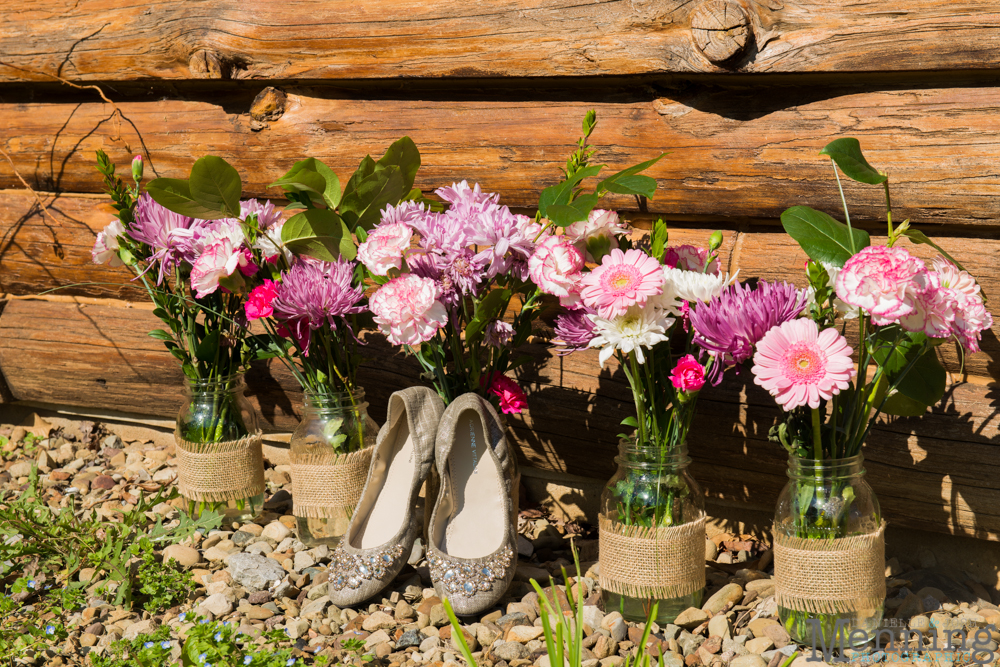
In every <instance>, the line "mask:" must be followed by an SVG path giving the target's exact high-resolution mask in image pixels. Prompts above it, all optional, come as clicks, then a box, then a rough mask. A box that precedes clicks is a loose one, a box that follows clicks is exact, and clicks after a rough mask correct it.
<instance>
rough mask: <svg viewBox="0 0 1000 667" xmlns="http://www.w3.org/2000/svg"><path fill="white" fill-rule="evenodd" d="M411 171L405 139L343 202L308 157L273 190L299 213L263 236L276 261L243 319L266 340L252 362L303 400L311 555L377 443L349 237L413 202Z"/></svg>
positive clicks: (351, 185)
mask: <svg viewBox="0 0 1000 667" xmlns="http://www.w3.org/2000/svg"><path fill="white" fill-rule="evenodd" d="M419 165H420V154H419V152H418V151H417V148H416V146H415V145H413V142H412V141H411V140H410V139H409V138H408V137H404V138H402V139H400V140H399V141H397V142H396V143H394V144H393V145H392V146H390V148H389V150H388V151H386V154H385V155H384V156H383V157H382V158H381V159H380V160H378V161H377V162H376V161H373V160H372V159H371V158H370V157H366V158H365V160H363V161H362V163H361V166H360V167H359V168H358V171H357V172H355V174H354V175H353V176H352V177H351V178H350V180H348V183H347V186H346V188H345V190H344V193H343V196H341V189H340V183H339V179H338V178H337V176H336V174H335V173H334V172H333V171H332V170H331V169H329V168H328V167H327V166H326V165H324V164H323V163H322V162H320V161H318V160H315V159H313V158H309V159H307V160H303V161H301V162H298V163H296V164H295V165H294V166H293V167H292V169H291V170H289V172H288V173H287V174H285V175H284V176H283V177H282V178H281V179H279V180H278V181H277V182H276V183H274V184H273V185H275V186H281V187H282V188H283V189H284V190H285V193H286V196H287V197H288V199H289V200H290V202H291V203H290V204H289V206H288V207H286V210H289V209H291V210H295V209H304V210H303V211H302V212H301V213H296V214H295V215H292V216H291V217H290V218H289V219H288V221H287V222H278V223H276V224H275V225H274V226H273V227H269V228H268V231H269V232H271V235H272V236H274V237H276V239H278V240H279V241H280V242H281V250H282V253H283V254H282V255H281V256H280V260H281V261H275V262H274V263H270V264H268V266H267V267H266V270H267V272H268V274H269V276H270V277H269V278H265V279H264V280H263V281H262V282H261V284H259V285H258V286H257V287H255V288H254V289H253V290H252V291H251V292H250V293H249V295H248V297H247V299H246V302H245V313H246V318H247V319H248V320H251V321H258V322H260V323H262V325H263V326H264V328H265V330H266V331H267V335H268V345H267V349H266V351H265V352H264V353H263V354H261V355H259V356H273V357H277V358H279V359H280V360H282V361H283V362H284V363H285V365H286V366H287V367H288V368H289V370H290V371H291V373H292V374H293V375H294V376H295V378H296V379H297V380H298V382H299V384H300V385H301V387H302V389H303V392H304V394H305V398H304V405H303V418H302V421H301V423H300V424H299V426H298V428H297V429H296V430H295V432H294V433H293V434H292V439H291V443H290V449H289V460H290V463H291V467H292V487H293V493H292V495H293V498H294V509H293V513H294V514H295V516H296V517H297V521H298V534H299V539H300V540H301V541H303V542H304V543H306V544H307V545H310V546H312V545H316V544H320V543H325V544H330V545H332V544H336V543H337V541H339V539H340V537H341V535H342V534H343V533H344V531H345V530H346V528H347V525H348V523H349V522H350V518H351V516H352V514H353V511H354V507H355V505H356V504H357V501H358V497H359V496H360V493H361V490H362V488H363V486H364V481H365V478H366V476H367V473H368V468H369V465H370V463H371V451H370V446H371V445H372V444H374V442H375V437H376V436H377V434H378V425H377V424H376V423H375V422H374V421H373V420H372V419H371V418H370V417H369V416H368V411H367V406H368V404H367V403H366V402H365V400H364V399H365V392H364V389H363V388H361V387H360V386H358V384H357V381H356V376H357V368H358V364H359V363H360V361H361V354H360V353H359V343H360V341H359V340H358V338H357V336H358V334H360V331H361V328H370V327H371V326H372V324H371V321H370V319H371V318H370V316H369V315H368V313H367V308H366V303H365V297H364V294H365V282H364V281H365V271H364V267H363V266H361V265H359V264H357V263H356V262H355V261H354V260H355V257H356V255H357V247H356V245H355V242H354V240H353V235H354V234H357V235H359V236H361V237H364V234H365V229H366V228H371V227H372V226H373V224H374V221H375V220H376V219H377V217H378V216H379V210H378V208H377V207H378V206H379V205H383V204H384V205H385V206H386V207H387V210H391V207H392V206H395V205H397V204H399V202H400V200H402V199H403V198H404V197H410V198H411V199H420V198H421V197H420V192H419V191H414V190H412V187H413V181H414V178H415V176H416V172H417V169H418V167H419ZM366 179H368V180H366ZM366 192H367V193H370V194H368V195H366V194H365V193H366ZM371 193H377V195H378V197H377V200H376V199H372V194H371ZM316 232H318V233H316ZM324 235H325V236H324ZM324 238H325V239H326V240H325V241H324V240H323V239H324ZM289 246H290V247H291V248H292V249H294V250H295V254H293V253H292V252H291V251H290V250H289ZM276 257H277V256H276Z"/></svg>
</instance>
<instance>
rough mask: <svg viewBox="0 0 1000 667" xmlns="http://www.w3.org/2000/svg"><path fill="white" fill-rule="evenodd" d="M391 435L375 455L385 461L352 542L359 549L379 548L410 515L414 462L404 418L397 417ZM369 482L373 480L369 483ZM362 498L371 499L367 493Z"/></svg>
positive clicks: (410, 440)
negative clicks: (362, 521)
mask: <svg viewBox="0 0 1000 667" xmlns="http://www.w3.org/2000/svg"><path fill="white" fill-rule="evenodd" d="M393 431H394V432H393V433H390V434H389V437H388V438H386V441H384V442H383V443H382V447H381V451H380V452H378V454H379V455H381V456H384V457H385V458H384V460H383V462H382V466H381V467H382V471H383V472H382V474H381V475H379V477H381V486H380V488H379V489H378V490H377V491H376V493H377V495H376V496H374V497H375V502H374V503H373V504H372V506H371V510H370V511H369V512H368V516H367V518H365V520H364V523H363V524H362V525H361V528H360V529H359V530H358V537H357V539H356V540H355V541H354V542H355V546H356V547H358V548H360V549H370V548H372V547H377V546H381V545H383V544H385V543H386V542H388V541H389V540H391V539H392V538H393V537H395V535H396V533H398V532H399V529H400V528H402V527H403V522H405V521H406V520H407V518H408V516H409V513H410V511H411V507H410V487H411V486H412V485H413V473H414V468H415V466H416V462H415V457H414V449H413V439H412V437H411V435H410V426H409V424H408V423H407V421H406V417H405V415H401V416H400V417H399V419H398V421H397V425H396V427H395V428H394V429H393ZM377 470H378V469H377V468H376V472H377ZM372 482H375V480H374V479H372ZM366 497H369V498H370V497H372V495H370V493H369V494H366Z"/></svg>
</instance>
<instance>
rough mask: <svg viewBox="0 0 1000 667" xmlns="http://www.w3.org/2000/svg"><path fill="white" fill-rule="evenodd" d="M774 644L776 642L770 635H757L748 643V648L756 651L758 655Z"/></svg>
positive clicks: (752, 651) (753, 651)
mask: <svg viewBox="0 0 1000 667" xmlns="http://www.w3.org/2000/svg"><path fill="white" fill-rule="evenodd" d="M773 646H774V642H773V641H772V640H771V638H770V637H756V638H754V639H751V640H750V641H748V642H747V643H746V649H747V650H748V651H750V652H751V653H756V654H758V655H760V654H761V653H763V652H764V651H767V650H770V649H771V648H772V647H773Z"/></svg>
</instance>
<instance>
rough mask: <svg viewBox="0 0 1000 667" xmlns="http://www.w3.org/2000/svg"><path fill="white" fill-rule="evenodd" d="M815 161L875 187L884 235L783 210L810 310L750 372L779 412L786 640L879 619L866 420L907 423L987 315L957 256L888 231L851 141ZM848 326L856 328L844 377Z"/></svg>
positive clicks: (937, 392)
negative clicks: (933, 252)
mask: <svg viewBox="0 0 1000 667" xmlns="http://www.w3.org/2000/svg"><path fill="white" fill-rule="evenodd" d="M822 153H823V154H825V155H828V156H829V157H830V158H831V159H832V160H833V162H834V163H835V166H834V173H835V174H837V168H838V167H839V168H840V170H841V171H843V173H844V174H846V175H847V176H848V177H850V178H852V179H854V180H856V181H859V182H861V183H868V184H874V185H883V188H884V191H885V201H886V221H887V224H888V240H887V243H886V244H885V245H872V244H871V238H870V237H869V234H868V233H867V232H865V231H863V230H860V229H856V228H854V227H852V226H851V222H850V215H849V213H848V211H847V206H846V200H845V201H844V216H845V220H846V223H842V222H840V221H838V220H835V219H834V218H832V217H830V216H828V215H826V214H825V213H822V212H820V211H816V210H813V209H811V208H807V207H804V206H796V207H793V208H790V209H788V210H787V211H785V212H784V213H783V214H782V216H781V222H782V225H783V226H784V228H785V230H786V231H787V232H788V234H789V235H791V236H792V238H794V239H795V240H796V241H798V242H799V245H800V246H801V247H802V249H803V250H804V251H805V252H806V254H807V255H808V256H809V261H808V263H807V266H806V271H807V274H808V280H809V285H810V288H809V291H808V294H809V303H808V304H807V309H806V311H805V316H804V317H803V318H801V319H794V320H790V321H786V322H784V323H781V324H779V325H777V326H774V327H773V328H771V329H770V330H768V331H767V332H766V333H765V334H764V335H763V336H762V337H760V339H759V341H758V342H757V343H756V352H755V354H754V357H753V363H754V365H753V369H752V370H753V375H754V382H755V383H756V384H758V385H760V386H761V387H763V388H764V389H766V390H767V391H768V392H769V393H770V394H771V395H772V396H773V397H774V398H775V400H776V402H777V403H778V405H780V406H781V407H782V409H783V410H784V411H785V413H786V416H785V419H784V420H783V421H782V422H781V423H779V424H777V425H776V426H775V427H774V428H773V429H772V431H771V438H772V440H775V441H777V442H779V443H781V444H782V445H783V446H784V447H785V448H786V449H787V450H788V453H789V477H790V481H789V483H788V485H787V486H786V487H785V489H784V491H783V492H782V494H781V497H780V499H779V502H778V507H777V511H776V514H775V526H774V533H775V576H776V580H777V581H776V585H777V599H778V607H779V613H780V617H781V619H782V621H783V623H784V624H785V627H786V629H787V630H788V631H789V633H790V634H791V636H792V637H793V638H795V639H797V640H799V641H809V640H810V639H813V640H816V641H820V640H822V641H824V642H833V641H836V638H837V637H839V638H840V641H843V640H844V638H846V637H848V636H849V635H850V633H851V632H852V631H855V630H862V631H865V632H867V633H869V636H870V633H871V632H872V631H873V630H874V629H875V628H877V626H878V625H879V623H880V622H881V618H882V613H883V604H884V597H885V579H884V576H883V574H884V572H883V570H884V542H883V538H882V533H883V529H884V522H883V520H882V516H881V512H880V509H879V504H878V500H877V499H876V497H875V494H874V493H873V492H872V490H871V488H870V487H869V486H868V484H867V483H866V482H865V481H864V479H863V475H864V468H863V457H862V454H861V449H862V445H863V444H864V442H865V440H866V439H867V438H868V435H869V433H870V432H871V428H872V426H873V424H874V423H875V421H876V420H877V419H878V417H879V415H881V414H883V413H884V414H888V415H900V416H917V415H920V414H923V413H924V412H925V411H926V409H927V407H928V406H930V405H933V404H934V403H936V402H937V401H938V400H940V399H941V397H942V396H943V394H944V391H945V381H946V376H945V370H944V368H943V367H942V366H941V364H940V363H939V361H938V358H937V355H936V354H935V349H936V348H937V347H938V346H939V345H941V344H942V343H943V342H945V340H946V339H948V338H954V339H955V340H957V341H958V342H959V343H960V344H961V346H962V347H963V348H964V349H966V350H968V351H972V352H975V351H977V350H978V349H979V343H978V341H979V339H980V334H981V332H982V331H983V330H984V329H987V328H989V327H990V326H991V325H992V318H991V316H990V314H989V313H988V312H987V311H986V308H985V303H984V298H983V296H982V294H981V293H980V288H979V286H978V285H977V284H976V281H975V279H974V278H973V277H972V276H970V275H969V274H968V273H967V272H966V271H965V270H964V269H963V268H962V266H961V265H960V264H959V263H958V262H957V261H955V260H954V259H953V258H951V257H950V256H949V255H948V254H947V253H946V252H944V251H943V250H942V249H941V248H939V247H938V246H937V245H935V244H934V243H933V242H932V241H931V240H930V239H929V238H927V236H925V235H924V234H923V233H922V232H920V231H918V230H916V229H913V228H911V227H910V225H909V221H904V222H903V223H902V224H900V225H898V226H894V225H893V222H892V211H891V207H890V198H889V187H888V176H887V175H885V174H883V173H880V172H878V171H876V170H875V169H874V168H872V167H871V165H869V164H868V162H867V161H866V160H865V158H864V156H863V155H862V153H861V148H860V144H859V143H858V141H857V140H855V139H838V140H836V141H834V142H832V143H831V144H829V145H827V146H826V147H825V148H824V149H823V151H822ZM837 180H838V186H839V174H838V175H837ZM841 197H842V199H843V190H842V189H841ZM904 238H906V239H908V240H909V241H910V242H913V243H917V244H929V245H931V246H933V247H934V248H936V249H937V250H938V251H939V252H940V253H941V255H939V256H938V257H936V258H935V259H934V260H933V261H932V262H931V263H930V266H928V265H927V264H926V263H925V262H924V261H922V260H920V259H918V258H917V257H914V256H913V255H911V254H910V252H909V251H908V250H907V249H906V248H905V247H900V246H899V245H897V244H898V243H899V242H900V241H901V240H902V239H904ZM848 323H850V324H851V325H852V328H853V326H856V327H857V331H858V341H859V344H858V350H857V362H858V365H857V368H856V369H855V366H854V359H853V358H852V354H853V352H854V350H852V349H851V347H850V346H849V345H848V342H847V340H846V339H845V337H844V335H843V332H844V331H845V330H846V328H847V326H848ZM838 328H839V329H840V330H839V331H838Z"/></svg>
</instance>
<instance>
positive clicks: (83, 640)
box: [80, 632, 97, 646]
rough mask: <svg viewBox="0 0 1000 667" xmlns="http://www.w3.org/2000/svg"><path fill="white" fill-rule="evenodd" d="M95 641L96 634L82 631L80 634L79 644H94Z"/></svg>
mask: <svg viewBox="0 0 1000 667" xmlns="http://www.w3.org/2000/svg"><path fill="white" fill-rule="evenodd" d="M96 643H97V635H92V634H91V633H89V632H84V633H83V634H82V635H80V646H94V645H95V644H96Z"/></svg>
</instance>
